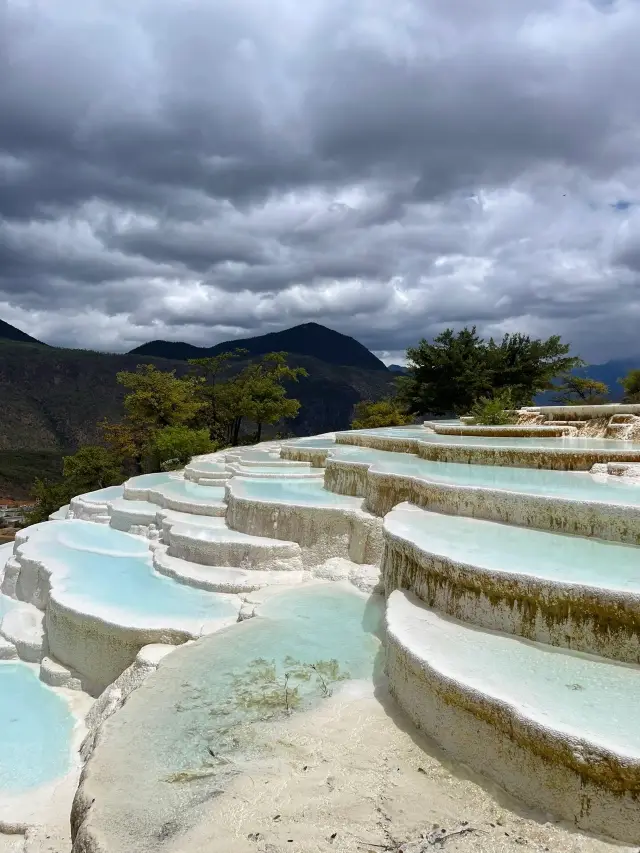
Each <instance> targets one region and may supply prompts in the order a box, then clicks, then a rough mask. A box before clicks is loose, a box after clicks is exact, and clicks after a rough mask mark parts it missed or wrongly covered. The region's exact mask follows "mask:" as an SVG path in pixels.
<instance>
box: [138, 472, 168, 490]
mask: <svg viewBox="0 0 640 853" xmlns="http://www.w3.org/2000/svg"><path fill="white" fill-rule="evenodd" d="M175 479H176V476H175V474H172V473H171V472H170V471H157V472H156V473H154V474H140V476H139V477H132V478H131V479H130V480H127V482H126V485H127V486H129V487H131V488H133V489H152V488H154V486H162V485H164V484H165V483H170V482H171V481H172V480H175Z"/></svg>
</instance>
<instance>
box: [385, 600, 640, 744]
mask: <svg viewBox="0 0 640 853" xmlns="http://www.w3.org/2000/svg"><path fill="white" fill-rule="evenodd" d="M388 607H389V610H388V618H389V623H390V625H391V626H394V625H396V626H397V630H398V632H399V634H400V636H401V638H402V639H403V640H404V641H405V642H409V644H410V648H411V649H413V650H415V651H416V652H417V653H418V654H419V655H420V657H423V658H426V659H427V660H428V661H429V664H430V665H432V666H434V667H435V668H436V669H437V670H439V671H440V672H443V673H445V674H446V675H447V676H448V677H450V678H453V679H457V680H460V681H461V682H462V683H464V684H468V685H469V686H470V687H472V688H474V687H475V688H476V689H477V690H478V692H479V693H480V694H489V695H490V696H493V697H495V698H496V699H498V700H501V701H503V702H507V703H508V704H509V705H511V706H514V707H516V708H522V709H523V710H524V713H525V714H526V716H528V717H529V718H533V719H534V720H539V721H540V722H541V723H542V725H543V726H545V727H547V728H552V729H555V730H557V731H561V732H567V733H570V734H574V735H576V736H577V737H579V738H580V739H581V740H587V741H592V742H596V743H598V744H600V745H602V746H605V747H609V748H610V749H612V750H614V751H615V752H617V753H618V754H621V755H632V756H634V758H635V760H638V757H640V726H638V696H640V668H638V667H635V666H625V665H624V664H616V663H614V662H613V661H610V660H607V661H605V660H603V659H599V658H593V657H589V656H586V655H585V656H583V657H581V656H580V655H573V654H570V653H566V652H561V651H559V650H557V649H554V648H553V647H552V646H545V645H541V644H537V643H529V642H526V641H523V640H519V639H517V638H516V637H511V636H509V635H507V634H499V633H492V632H490V631H479V630H474V629H473V628H470V626H469V625H468V624H461V623H459V622H456V621H455V620H453V619H446V618H442V617H440V616H438V615H437V614H436V613H435V612H433V611H430V610H428V609H427V608H426V607H424V606H422V605H421V604H419V603H418V602H417V599H414V598H412V597H409V596H405V595H404V594H403V593H401V592H399V591H396V592H393V593H392V594H391V597H390V599H389V603H388Z"/></svg>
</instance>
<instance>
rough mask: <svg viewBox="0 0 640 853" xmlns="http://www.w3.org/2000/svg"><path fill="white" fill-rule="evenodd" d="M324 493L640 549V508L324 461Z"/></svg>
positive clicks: (385, 507)
mask: <svg viewBox="0 0 640 853" xmlns="http://www.w3.org/2000/svg"><path fill="white" fill-rule="evenodd" d="M325 488H327V489H329V490H330V491H332V492H336V493H337V494H345V495H355V496H359V497H363V498H364V504H363V506H364V508H365V509H366V510H368V511H369V512H371V513H373V514H374V515H377V516H380V517H382V516H385V515H386V514H387V513H388V512H390V511H391V510H392V509H393V508H394V506H396V505H397V504H399V503H404V502H406V501H408V502H410V503H412V504H415V505H416V506H419V507H422V508H424V509H429V510H432V511H433V512H442V513H446V514H447V515H464V516H468V517H470V518H483V519H486V520H488V521H502V522H504V523H505V524H515V525H518V526H520V527H535V528H537V529H538V530H550V531H555V532H558V533H572V534H575V535H578V536H589V537H591V536H593V537H596V538H597V539H606V540H609V541H611V542H625V543H627V544H630V545H638V544H640V508H639V507H637V506H634V505H633V504H628V505H627V504H609V503H603V502H602V503H601V502H598V501H584V500H575V499H571V500H569V499H566V498H556V497H548V496H546V495H533V494H529V493H527V492H515V491H507V490H506V489H490V488H486V487H485V486H467V485H464V486H462V485H457V484H452V483H440V482H434V481H430V480H428V479H426V478H422V477H414V476H411V475H408V474H392V473H388V472H380V471H376V470H375V462H352V461H346V460H342V459H332V458H331V457H329V458H328V459H327V460H326V469H325Z"/></svg>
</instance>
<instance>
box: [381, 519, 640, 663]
mask: <svg viewBox="0 0 640 853" xmlns="http://www.w3.org/2000/svg"><path fill="white" fill-rule="evenodd" d="M384 535H385V550H384V555H383V559H382V572H383V577H384V583H385V587H386V590H387V592H388V593H391V592H392V591H393V590H395V589H406V590H411V591H412V592H414V593H416V595H417V596H418V597H419V598H420V599H422V600H423V601H424V602H427V603H428V604H429V606H431V607H433V608H435V609H437V610H439V611H441V612H443V613H446V614H448V615H450V616H453V617H455V618H457V619H460V620H462V621H465V622H470V623H473V624H475V625H477V626H481V627H483V628H489V629H492V630H499V631H503V632H506V633H511V634H516V635H519V636H522V637H526V638H527V639H530V640H536V641H539V642H543V643H547V644H550V645H554V646H563V647H567V648H570V649H573V650H577V651H582V652H588V653H592V654H597V655H601V656H603V657H609V658H613V659H616V660H622V661H627V662H630V663H635V664H638V663H640V552H639V549H638V548H634V547H631V546H629V545H620V544H616V543H612V542H605V541H603V540H600V539H586V538H582V537H578V536H567V535H565V534H557V533H548V532H543V531H539V530H532V529H528V528H523V527H511V526H508V525H505V524H497V523H495V522H491V521H481V520H478V519H474V518H465V517H463V516H447V515H441V514H438V513H434V512H429V511H425V510H422V509H419V508H418V507H416V506H414V505H413V504H399V505H398V506H397V507H395V508H394V509H393V510H392V511H391V512H390V513H389V514H388V515H387V516H385V519H384ZM604 566H606V567H608V568H607V571H606V572H604V571H603V567H604Z"/></svg>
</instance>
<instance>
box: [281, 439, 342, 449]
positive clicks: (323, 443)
mask: <svg viewBox="0 0 640 853" xmlns="http://www.w3.org/2000/svg"><path fill="white" fill-rule="evenodd" d="M335 443H336V442H335V439H333V438H301V439H299V440H298V441H287V442H285V444H286V445H287V446H291V445H293V446H294V447H318V448H323V447H333V445H334V444H335Z"/></svg>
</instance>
